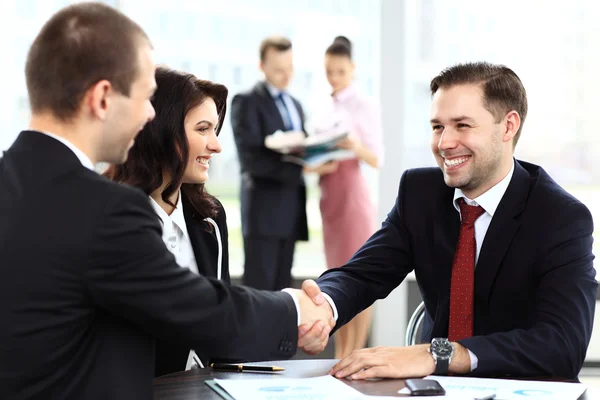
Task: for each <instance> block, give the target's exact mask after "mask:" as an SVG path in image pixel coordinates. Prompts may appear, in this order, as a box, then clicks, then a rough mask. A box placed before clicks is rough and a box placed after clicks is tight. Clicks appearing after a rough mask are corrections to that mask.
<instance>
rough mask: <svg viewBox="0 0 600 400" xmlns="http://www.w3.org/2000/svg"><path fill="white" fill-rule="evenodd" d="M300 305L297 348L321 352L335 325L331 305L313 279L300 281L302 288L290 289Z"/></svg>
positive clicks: (310, 351) (313, 352)
mask: <svg viewBox="0 0 600 400" xmlns="http://www.w3.org/2000/svg"><path fill="white" fill-rule="evenodd" d="M292 290H293V292H294V293H295V295H296V297H297V299H298V302H299V306H300V326H298V348H300V349H302V350H303V351H304V352H305V353H308V354H311V355H314V354H318V353H320V352H322V351H323V350H324V349H325V346H327V342H328V341H329V334H330V333H331V330H332V329H333V327H334V326H335V320H334V319H333V311H332V309H331V306H330V305H329V303H328V302H327V300H325V298H324V297H323V294H322V293H321V290H320V289H319V286H317V284H316V283H315V281H313V280H306V281H304V282H303V283H302V290H298V289H292Z"/></svg>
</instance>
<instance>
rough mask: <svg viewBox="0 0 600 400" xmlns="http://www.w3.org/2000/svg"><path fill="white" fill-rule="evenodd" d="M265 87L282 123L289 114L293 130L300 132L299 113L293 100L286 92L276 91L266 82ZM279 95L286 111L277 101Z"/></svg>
mask: <svg viewBox="0 0 600 400" xmlns="http://www.w3.org/2000/svg"><path fill="white" fill-rule="evenodd" d="M265 85H266V86H267V89H268V90H269V93H270V94H271V97H273V101H275V105H277V109H278V110H279V114H280V115H281V118H282V119H283V121H284V122H285V120H286V119H287V117H286V115H287V114H289V116H290V118H291V119H292V121H291V122H292V126H293V130H294V131H302V119H301V118H300V112H299V111H298V109H297V108H296V104H295V103H294V100H292V98H291V97H290V95H289V94H287V92H285V91H283V90H279V89H277V88H276V87H275V86H273V85H271V84H270V83H269V82H267V81H265ZM280 93H281V94H282V97H283V101H284V102H285V107H287V110H286V108H285V107H284V105H283V104H281V102H280V101H279V99H278V96H279V94H280ZM288 111H289V112H288ZM271 133H273V132H271Z"/></svg>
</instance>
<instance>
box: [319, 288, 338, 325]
mask: <svg viewBox="0 0 600 400" xmlns="http://www.w3.org/2000/svg"><path fill="white" fill-rule="evenodd" d="M321 294H322V295H323V297H325V300H327V302H328V303H329V305H330V306H331V311H333V319H334V320H335V321H336V322H337V319H338V312H337V308H336V307H335V303H334V302H333V299H332V298H331V297H329V295H328V294H327V293H323V292H321Z"/></svg>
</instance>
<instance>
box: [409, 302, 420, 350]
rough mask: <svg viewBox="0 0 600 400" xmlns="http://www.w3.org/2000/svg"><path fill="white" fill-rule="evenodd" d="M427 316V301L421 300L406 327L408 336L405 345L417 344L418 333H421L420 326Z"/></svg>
mask: <svg viewBox="0 0 600 400" xmlns="http://www.w3.org/2000/svg"><path fill="white" fill-rule="evenodd" d="M424 318H425V303H423V302H421V304H419V305H418V306H417V308H416V309H415V311H414V312H413V315H412V316H411V317H410V320H409V321H408V326H407V327H406V337H405V338H404V344H405V346H412V345H415V344H417V335H418V334H419V328H420V327H421V324H422V323H423V319H424Z"/></svg>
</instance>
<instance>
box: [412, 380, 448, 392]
mask: <svg viewBox="0 0 600 400" xmlns="http://www.w3.org/2000/svg"><path fill="white" fill-rule="evenodd" d="M404 383H405V384H406V387H407V388H408V390H410V395H411V396H443V395H445V394H446V391H445V390H444V388H443V387H442V385H440V383H439V382H438V381H435V380H433V379H407V380H406V381H405V382H404Z"/></svg>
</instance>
